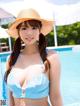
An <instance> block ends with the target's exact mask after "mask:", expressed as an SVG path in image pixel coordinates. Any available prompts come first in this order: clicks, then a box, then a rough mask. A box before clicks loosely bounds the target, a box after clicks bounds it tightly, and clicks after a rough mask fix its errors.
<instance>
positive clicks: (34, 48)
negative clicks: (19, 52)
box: [23, 44, 39, 55]
mask: <svg viewBox="0 0 80 106" xmlns="http://www.w3.org/2000/svg"><path fill="white" fill-rule="evenodd" d="M38 52H39V50H38V45H37V44H32V45H28V46H26V45H25V48H24V50H23V54H25V55H32V54H35V53H38Z"/></svg>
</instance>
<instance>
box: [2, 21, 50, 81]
mask: <svg viewBox="0 0 80 106" xmlns="http://www.w3.org/2000/svg"><path fill="white" fill-rule="evenodd" d="M27 22H28V23H29V24H30V25H31V26H32V27H33V26H35V27H38V28H39V29H40V28H41V27H42V24H41V22H40V21H37V20H29V21H25V22H24V24H25V26H27ZM21 25H22V23H21V24H19V25H18V26H17V29H18V32H19V29H20V27H21ZM38 43H39V44H38V48H39V52H40V56H41V58H42V60H43V62H45V61H47V62H46V64H45V68H46V70H48V69H49V68H50V63H49V61H48V59H47V51H46V46H47V42H46V39H45V36H44V35H43V34H42V33H40V35H39V42H38ZM20 51H21V38H20V37H18V38H17V39H16V41H15V44H14V47H13V51H12V53H11V55H10V58H9V61H8V66H9V67H8V69H7V71H6V72H5V76H4V80H5V81H6V82H7V77H8V75H9V73H10V71H11V68H12V66H13V65H14V64H15V63H16V61H17V58H18V56H19V54H20Z"/></svg>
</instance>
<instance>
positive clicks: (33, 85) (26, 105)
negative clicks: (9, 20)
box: [5, 9, 62, 106]
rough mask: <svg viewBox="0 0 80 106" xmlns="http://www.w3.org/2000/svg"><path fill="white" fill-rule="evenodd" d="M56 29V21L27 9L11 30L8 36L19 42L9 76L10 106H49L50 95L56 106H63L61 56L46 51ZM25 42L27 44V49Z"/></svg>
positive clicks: (14, 51) (7, 80)
mask: <svg viewBox="0 0 80 106" xmlns="http://www.w3.org/2000/svg"><path fill="white" fill-rule="evenodd" d="M52 26H53V21H49V20H45V19H41V17H40V16H39V14H38V13H37V12H36V11H35V10H34V9H27V10H22V11H21V12H20V13H19V15H18V17H17V19H16V20H15V22H13V24H12V25H11V26H10V27H9V29H8V33H9V34H10V35H11V36H12V37H14V38H16V41H15V44H14V48H13V51H12V53H11V56H10V58H9V61H8V63H7V71H6V74H5V80H6V82H7V85H8V89H9V99H8V106H48V105H49V104H48V96H49V97H50V101H51V105H52V106H62V100H61V94H60V87H59V83H60V62H59V56H58V54H57V53H55V52H52V51H47V50H46V41H45V36H44V35H47V34H48V33H49V32H50V31H51V30H52ZM21 40H22V41H23V42H24V43H25V47H24V49H23V50H21Z"/></svg>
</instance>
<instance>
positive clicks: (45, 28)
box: [7, 18, 53, 38]
mask: <svg viewBox="0 0 80 106" xmlns="http://www.w3.org/2000/svg"><path fill="white" fill-rule="evenodd" d="M32 19H34V18H20V19H16V20H15V22H13V23H12V24H11V26H10V27H9V29H8V30H7V33H8V34H9V35H10V36H11V37H13V38H18V37H19V35H18V31H17V29H16V27H17V26H18V25H19V24H20V23H22V22H24V21H28V20H32ZM35 20H39V21H41V22H42V28H41V33H42V34H43V35H45V36H46V35H47V34H48V33H49V32H51V30H52V28H53V21H52V20H50V21H49V20H44V19H35Z"/></svg>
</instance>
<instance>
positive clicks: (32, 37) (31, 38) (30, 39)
mask: <svg viewBox="0 0 80 106" xmlns="http://www.w3.org/2000/svg"><path fill="white" fill-rule="evenodd" d="M25 39H27V40H29V41H31V40H32V39H34V38H33V37H32V38H25Z"/></svg>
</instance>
